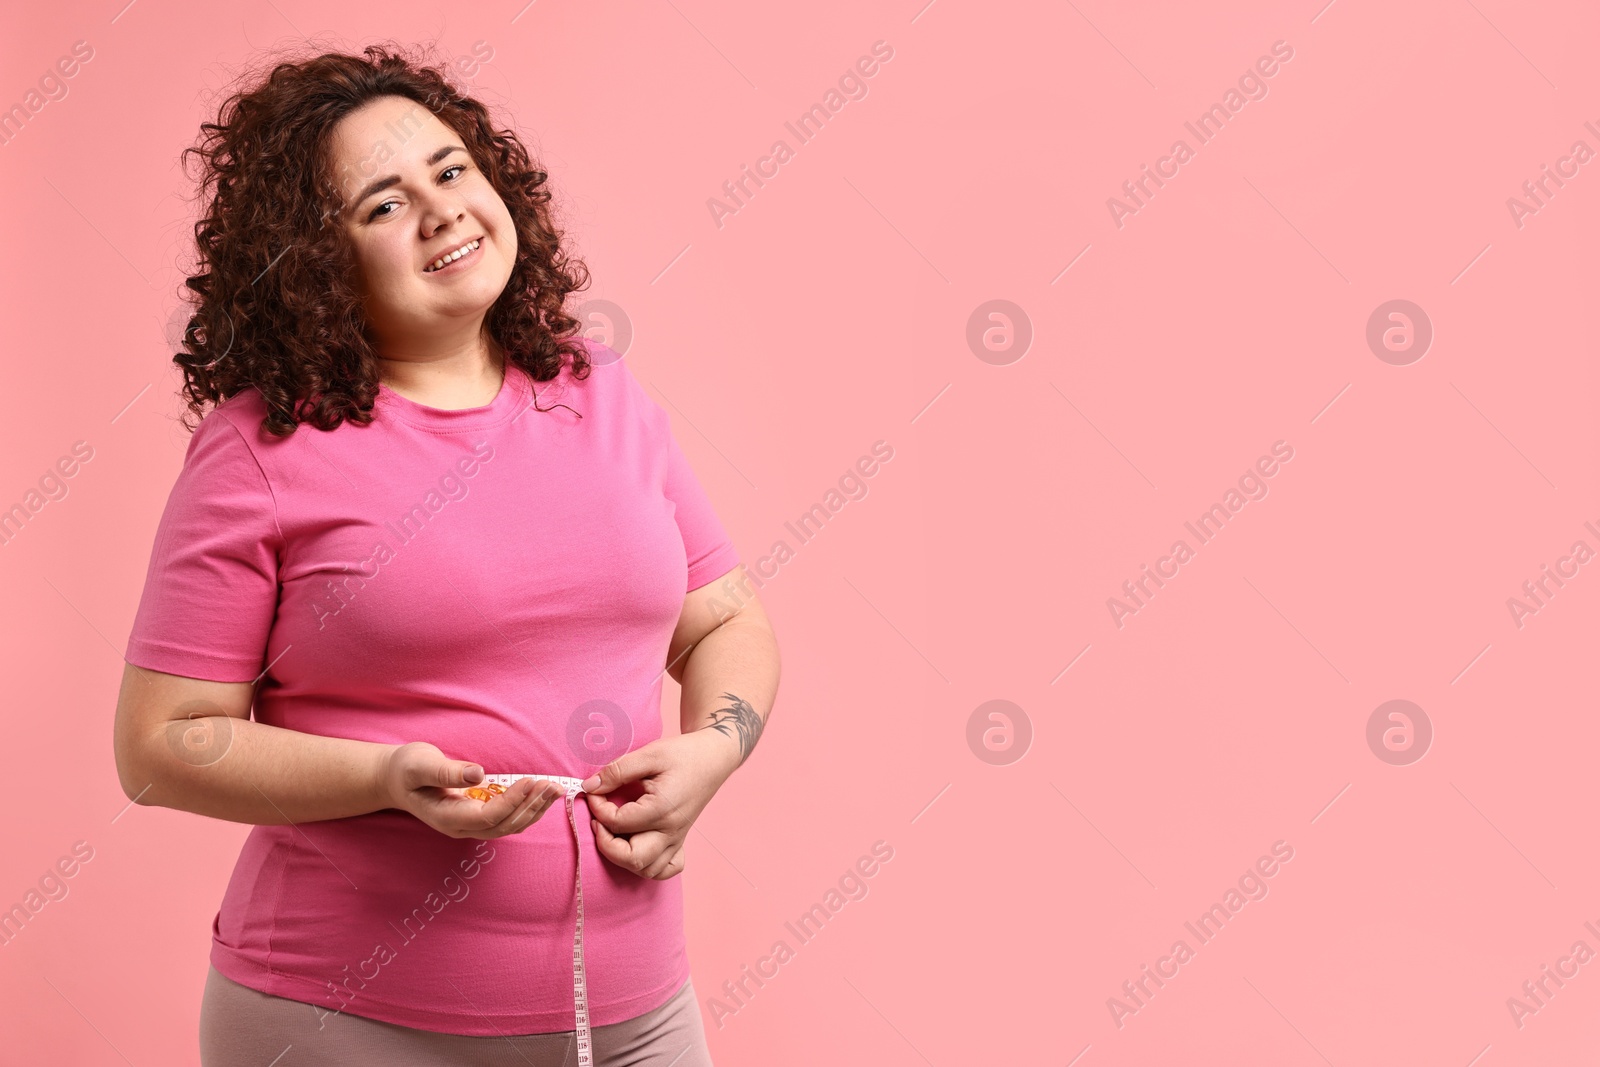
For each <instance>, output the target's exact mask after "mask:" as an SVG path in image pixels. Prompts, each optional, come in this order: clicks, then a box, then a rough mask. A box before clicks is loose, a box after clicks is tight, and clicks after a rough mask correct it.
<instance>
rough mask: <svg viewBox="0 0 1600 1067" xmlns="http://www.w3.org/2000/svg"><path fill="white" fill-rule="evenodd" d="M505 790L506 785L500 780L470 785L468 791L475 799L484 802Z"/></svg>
mask: <svg viewBox="0 0 1600 1067" xmlns="http://www.w3.org/2000/svg"><path fill="white" fill-rule="evenodd" d="M505 791H506V787H505V786H503V785H501V784H500V783H499V782H490V783H489V784H488V785H471V786H468V787H467V790H466V793H467V796H469V797H471V798H472V799H473V800H481V801H483V802H484V803H488V802H489V801H491V800H493V799H494V798H495V797H497V796H499V795H500V794H501V793H504V792H505Z"/></svg>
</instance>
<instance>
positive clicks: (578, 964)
mask: <svg viewBox="0 0 1600 1067" xmlns="http://www.w3.org/2000/svg"><path fill="white" fill-rule="evenodd" d="M522 778H537V779H539V780H541V781H545V782H554V783H556V784H557V785H559V786H560V787H561V788H562V789H564V790H566V798H565V799H566V804H567V822H568V824H569V825H571V827H572V842H573V844H574V845H575V846H576V847H577V868H578V877H577V880H576V885H575V886H574V890H575V892H576V894H577V898H578V925H577V929H576V930H575V931H574V932H573V935H572V1013H573V1017H574V1019H575V1021H576V1025H577V1032H576V1034H575V1035H574V1036H575V1037H576V1038H577V1043H578V1067H594V1051H593V1049H592V1048H591V1044H592V1042H591V1038H590V1036H589V986H588V983H587V981H586V980H585V978H584V973H583V841H582V838H580V837H579V836H578V817H577V815H576V814H575V813H574V812H573V810H572V802H573V798H574V797H576V796H577V795H578V794H579V793H581V792H583V779H582V778H567V777H563V776H562V775H558V774H486V775H484V776H483V781H481V782H478V783H477V784H478V785H480V786H482V785H489V784H490V783H494V784H496V785H503V786H505V787H506V788H507V789H509V788H511V783H512V782H515V781H517V780H519V779H522Z"/></svg>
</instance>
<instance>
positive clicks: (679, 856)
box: [642, 845, 683, 880]
mask: <svg viewBox="0 0 1600 1067" xmlns="http://www.w3.org/2000/svg"><path fill="white" fill-rule="evenodd" d="M642 873H643V874H644V876H645V877H646V878H655V879H658V880H660V879H664V878H671V877H673V876H674V875H678V874H682V873H683V846H682V845H677V846H675V847H672V848H667V849H664V850H663V851H662V853H661V857H660V858H659V859H657V860H656V861H655V862H654V863H652V864H650V866H648V867H646V868H645V869H644V871H643V872H642Z"/></svg>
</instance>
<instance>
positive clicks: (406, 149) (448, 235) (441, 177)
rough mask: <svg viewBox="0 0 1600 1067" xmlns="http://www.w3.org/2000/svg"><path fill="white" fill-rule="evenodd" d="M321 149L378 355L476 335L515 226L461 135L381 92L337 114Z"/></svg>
mask: <svg viewBox="0 0 1600 1067" xmlns="http://www.w3.org/2000/svg"><path fill="white" fill-rule="evenodd" d="M330 153H331V158H330V163H331V165H332V171H333V179H334V182H335V185H336V187H337V188H338V190H339V193H340V195H341V196H342V197H343V198H344V203H345V213H344V217H343V225H344V229H345V232H346V233H347V234H348V236H349V239H350V242H351V244H352V245H353V247H354V249H355V258H356V264H357V270H358V273H359V275H360V276H359V278H358V279H357V285H358V287H359V289H360V291H361V293H362V295H363V298H364V300H365V311H366V317H367V322H368V325H369V330H370V332H371V335H372V340H373V342H374V344H375V345H376V347H377V350H378V353H379V355H381V356H384V357H386V358H390V359H416V358H424V359H426V358H437V354H438V353H440V352H442V351H446V350H449V349H452V348H455V349H459V348H462V347H465V346H471V345H475V344H477V341H478V337H479V335H480V332H481V329H482V323H483V316H484V313H485V312H487V311H488V310H489V308H490V307H492V306H493V305H494V302H495V301H496V300H497V299H499V297H500V294H501V293H502V292H503V291H504V290H505V287H506V282H507V281H508V280H509V279H510V278H511V270H512V267H513V265H514V264H515V262H516V256H517V235H516V230H515V227H514V226H513V225H512V221H511V214H510V212H508V211H507V210H506V205H505V202H504V201H502V200H501V199H500V195H499V194H498V193H496V192H495V190H494V186H492V185H491V184H490V183H489V179H488V178H487V177H486V176H485V175H484V173H483V172H482V171H480V170H479V169H478V166H477V164H476V163H474V162H473V159H472V156H471V155H470V154H469V153H468V152H467V150H466V147H465V145H464V144H463V143H462V140H461V138H460V137H459V136H457V135H456V133H455V131H453V130H452V129H450V127H448V126H446V125H445V124H444V123H442V122H440V121H439V120H438V119H437V118H435V117H434V115H433V114H432V112H430V111H429V110H428V109H427V108H426V107H424V106H423V105H422V104H420V103H418V102H417V101H415V100H411V99H408V98H405V97H399V96H384V97H379V98H378V99H376V100H372V101H370V102H369V103H367V104H365V105H363V106H362V107H361V108H360V109H358V110H356V111H353V112H351V113H350V114H349V115H346V116H345V117H344V119H342V120H341V121H340V122H339V124H338V126H337V127H335V128H334V131H333V136H332V138H331V141H330ZM474 244H475V246H476V247H472V246H473V245H474ZM463 247H467V248H469V250H468V251H466V252H465V253H463V254H462V255H461V256H460V258H459V259H458V260H457V261H456V262H453V263H449V264H447V265H445V266H444V267H443V268H442V269H434V268H435V267H436V265H437V261H438V259H439V258H440V257H441V256H448V255H450V254H453V253H456V252H457V251H459V250H461V249H462V248H463Z"/></svg>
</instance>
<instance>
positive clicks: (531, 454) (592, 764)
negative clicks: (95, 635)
mask: <svg viewBox="0 0 1600 1067" xmlns="http://www.w3.org/2000/svg"><path fill="white" fill-rule="evenodd" d="M587 344H588V345H589V351H590V353H591V359H593V360H594V361H595V362H594V365H593V366H592V368H591V370H590V372H589V376H588V377H587V378H586V379H583V380H581V381H580V380H577V379H574V378H573V377H572V376H571V373H570V369H569V368H566V367H564V368H563V369H562V372H561V374H560V376H559V377H558V378H556V379H554V380H552V381H550V382H544V383H538V384H537V386H536V388H537V391H538V397H537V406H538V408H540V409H549V410H535V408H534V406H533V404H534V400H533V397H532V394H531V391H530V387H532V386H534V385H535V383H533V382H532V380H531V379H530V378H529V377H528V376H527V375H526V374H524V373H523V372H522V371H520V370H518V369H517V368H515V367H509V368H508V370H507V374H506V378H505V383H504V385H503V386H502V387H501V390H500V392H499V394H498V395H497V396H496V398H495V399H494V401H493V402H492V403H490V404H488V405H487V406H485V407H477V408H468V409H463V410H456V411H448V410H443V409H439V408H430V407H426V406H423V405H421V404H417V403H415V402H413V401H410V400H407V399H406V398H404V397H402V396H400V395H399V394H397V393H395V392H394V391H392V390H390V389H389V388H388V387H387V386H384V387H382V388H381V391H380V394H379V397H378V400H377V409H376V412H375V414H376V418H375V420H374V421H373V422H372V423H371V424H370V425H368V426H360V425H356V424H352V423H348V422H346V423H343V424H341V425H340V426H339V427H338V428H337V429H336V430H334V431H332V432H329V433H324V432H322V431H320V430H317V429H316V428H315V427H312V426H308V425H302V426H300V427H299V428H298V429H297V430H296V432H295V433H294V434H292V435H291V436H289V437H288V438H284V439H278V438H274V437H273V436H272V435H270V434H268V433H267V432H266V431H264V430H262V429H261V426H260V423H261V419H262V416H263V414H264V413H265V404H264V401H263V400H262V398H261V396H260V394H259V393H257V392H256V391H255V390H253V389H251V390H246V391H245V392H244V393H241V394H239V395H237V396H235V397H233V398H231V399H229V400H228V401H226V402H224V403H223V404H221V405H219V406H218V407H216V408H215V409H213V410H212V411H210V412H208V413H207V414H206V416H205V418H204V419H203V420H202V421H201V423H200V425H199V427H198V428H197V429H196V431H195V433H194V435H193V437H192V438H191V439H190V442H189V449H188V453H187V455H186V456H185V458H184V465H183V469H182V471H181V473H180V474H179V475H178V479H177V482H176V484H175V485H174V486H173V488H172V492H171V496H170V498H169V499H168V501H167V506H166V510H165V512H164V514H163V515H162V518H161V524H160V527H159V529H158V531H157V534H156V538H155V544H154V547H153V549H152V552H151V558H150V568H149V573H148V577H147V580H146V584H145V587H144V594H143V597H142V599H141V600H140V603H139V610H138V614H137V616H136V617H135V619H134V624H133V630H132V633H131V634H130V635H129V638H128V648H127V655H126V659H127V661H128V662H129V663H133V664H135V665H137V666H140V667H147V668H150V669H152V670H157V671H163V672H166V673H169V674H178V675H185V676H188V677H192V678H205V679H211V680H214V681H222V682H244V681H251V680H252V679H255V678H256V677H257V676H259V675H262V673H263V671H265V676H264V678H263V679H262V684H261V688H260V690H259V692H258V694H257V697H256V701H255V707H254V712H253V714H254V717H255V719H256V720H257V721H259V722H264V723H269V724H271V725H274V726H281V727H285V728H288V729H291V730H299V731H302V732H305V733H313V734H325V735H329V736H335V737H347V738H357V739H360V740H365V741H377V742H383V743H387V744H401V743H404V742H408V741H428V742H431V743H432V744H435V745H437V746H438V747H439V748H440V749H441V750H443V751H444V753H445V755H447V756H449V757H451V758H454V759H467V760H473V761H475V762H477V763H480V764H482V766H483V767H484V769H485V770H486V771H487V772H488V773H490V774H497V773H505V774H511V773H533V774H548V775H565V776H572V777H576V778H580V779H581V778H585V777H587V776H588V775H590V774H591V773H593V772H594V771H595V770H597V769H598V768H599V767H600V766H602V765H604V764H605V763H607V762H609V761H610V760H611V759H614V758H615V757H616V756H618V755H621V754H622V753H623V752H625V751H631V750H632V749H636V748H639V747H640V746H642V745H644V744H646V743H647V742H649V741H652V740H655V739H656V738H658V737H660V736H661V734H662V721H661V712H660V706H661V685H662V679H663V677H664V668H665V666H666V660H667V646H668V643H669V641H670V639H671V636H672V631H673V629H674V627H675V626H676V624H677V621H678V617H679V615H680V613H681V611H682V608H683V600H684V595H685V593H686V592H688V591H689V590H692V589H696V588H699V587H700V586H703V585H705V584H707V583H708V582H711V581H712V580H714V579H716V578H719V577H721V576H722V575H724V574H726V573H727V572H728V571H730V570H732V569H733V568H734V567H735V566H736V565H737V564H738V563H739V554H738V551H737V550H736V549H735V547H734V545H733V543H732V541H731V540H730V539H729V537H728V534H727V532H726V530H725V529H724V527H723V526H722V524H721V523H720V521H719V520H718V518H717V515H716V513H715V511H714V510H713V508H712V506H711V503H710V501H709V500H708V499H707V497H706V494H705V492H704V490H703V489H702V487H701V486H700V484H699V482H698V481H697V479H696V477H695V475H694V472H693V470H692V468H691V467H690V466H689V464H688V462H687V461H686V459H685V458H684V455H683V453H682V451H681V450H680V449H679V447H678V444H677V442H676V441H675V440H674V438H673V435H672V430H671V426H670V424H669V422H668V419H667V416H666V413H665V411H663V410H662V408H661V407H660V406H659V405H658V404H656V402H655V401H654V400H652V399H650V397H649V396H648V395H647V394H646V393H645V392H644V390H643V388H642V387H641V386H640V385H639V383H638V381H637V380H636V379H635V378H634V377H633V374H632V371H631V370H630V369H629V368H628V365H627V363H626V362H625V361H623V360H622V359H620V358H619V357H618V356H617V354H616V353H615V352H613V351H611V350H610V349H608V348H606V347H605V346H603V345H599V344H597V343H595V342H592V341H591V342H587ZM558 404H566V405H569V406H570V408H572V409H576V411H577V412H581V413H582V418H579V417H578V415H577V414H575V413H574V412H573V411H572V410H569V408H568V407H561V406H556V405H558ZM226 759H227V757H226V755H224V756H223V757H222V760H221V761H220V762H219V763H218V764H217V765H216V766H217V770H218V773H226ZM575 805H576V807H575V811H576V815H577V818H578V841H579V843H578V845H577V846H574V844H573V834H572V829H571V828H570V827H569V825H568V820H567V815H566V811H565V809H564V807H563V805H562V804H561V803H560V802H559V801H558V802H557V803H555V804H554V805H552V806H551V807H550V808H549V809H547V810H546V812H545V814H544V815H543V817H541V818H540V820H539V821H538V822H537V823H535V824H534V825H533V826H531V827H529V828H528V829H527V830H525V831H523V832H522V833H520V834H513V835H510V836H507V837H501V838H496V839H494V840H492V841H477V840H470V839H460V840H458V839H455V838H452V837H449V836H447V835H445V834H442V833H440V832H438V831H437V830H434V829H433V828H431V827H429V826H427V825H426V824H425V823H423V822H421V821H420V820H418V819H416V818H415V817H413V816H412V815H410V814H409V813H406V812H403V811H400V810H398V809H391V810H387V811H380V812H373V813H371V814H367V815H362V816H357V817H355V818H348V819H332V820H326V821H321V822H311V823H303V824H301V825H299V826H287V825H285V826H256V827H253V828H252V829H251V831H250V834H249V837H248V838H247V839H246V841H245V844H244V848H243V850H242V851H241V853H240V855H239V859H238V862H237V864H236V866H235V867H234V871H233V877H232V880H231V881H230V882H229V885H228V889H227V893H226V894H225V896H224V898H223V900H222V906H221V908H220V910H219V911H218V913H217V916H216V919H215V922H214V923H213V928H212V933H213V942H212V950H211V962H212V964H213V965H214V966H215V967H216V968H217V970H218V971H220V972H222V974H224V975H225V976H227V977H229V978H231V979H233V980H234V981H236V982H239V983H241V984H243V985H246V986H250V987H252V988H254V989H258V990H260V991H262V992H265V993H270V994H273V995H276V996H280V997H288V998H290V999H293V1000H299V1001H304V1002H307V1003H310V1004H314V1005H317V1006H318V1007H320V1008H322V1009H323V1010H326V1011H348V1012H350V1013H352V1014H355V1015H362V1016H367V1017H370V1018H374V1019H381V1020H384V1021H386V1022H392V1023H397V1024H400V1025H402V1026H410V1027H415V1028H418V1029H426V1030H436V1031H442V1032H447V1033H456V1034H473V1035H481V1036H490V1035H496V1034H517V1033H550V1032H554V1031H560V1030H571V1029H574V1027H575V1016H574V1011H573V958H572V942H573V927H574V922H575V919H576V911H575V905H574V896H575V893H574V885H573V882H574V875H575V873H576V872H575V868H574V863H575V862H576V861H577V856H576V855H575V853H578V854H581V857H582V865H583V866H582V872H583V903H584V955H585V969H586V971H587V986H588V1002H589V1014H590V1019H589V1021H590V1024H591V1025H596V1026H599V1025H607V1024H610V1023H614V1022H620V1021H622V1020H624V1019H630V1018H633V1017H635V1016H638V1015H641V1014H643V1013H645V1012H648V1011H651V1010H653V1009H655V1008H657V1007H659V1006H661V1005H662V1004H663V1003H665V1002H666V1001H667V1000H668V999H669V998H670V997H671V996H672V995H673V994H674V993H675V992H677V990H678V989H679V988H681V987H682V985H683V983H684V982H685V981H686V980H687V979H688V977H689V965H688V957H687V955H686V952H685V945H684V934H683V902H682V880H681V879H678V878H671V879H667V880H665V881H655V880H652V879H647V878H642V877H640V876H639V875H637V874H634V873H632V872H630V871H627V870H624V869H622V868H620V867H617V866H616V865H614V864H612V863H611V862H610V861H608V860H605V859H604V858H603V857H601V856H600V854H599V853H598V852H597V851H596V849H595V844H594V836H593V832H592V829H591V827H590V825H589V820H590V816H589V810H588V805H587V804H586V803H585V802H584V800H583V797H582V795H579V796H578V797H576V798H575Z"/></svg>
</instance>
